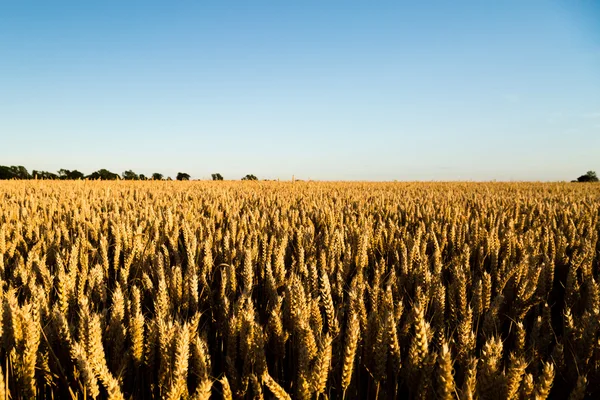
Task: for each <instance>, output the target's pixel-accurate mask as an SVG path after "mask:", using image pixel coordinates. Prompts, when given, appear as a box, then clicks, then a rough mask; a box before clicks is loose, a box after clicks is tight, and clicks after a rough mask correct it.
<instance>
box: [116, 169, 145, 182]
mask: <svg viewBox="0 0 600 400" xmlns="http://www.w3.org/2000/svg"><path fill="white" fill-rule="evenodd" d="M121 176H122V177H123V179H125V180H126V181H137V180H138V179H140V177H139V176H138V174H136V173H135V172H133V171H132V170H128V171H125V172H123V174H122V175H121Z"/></svg>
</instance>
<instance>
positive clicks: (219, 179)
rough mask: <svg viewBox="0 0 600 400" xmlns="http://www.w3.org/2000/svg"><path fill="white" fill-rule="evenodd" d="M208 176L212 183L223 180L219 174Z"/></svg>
mask: <svg viewBox="0 0 600 400" xmlns="http://www.w3.org/2000/svg"><path fill="white" fill-rule="evenodd" d="M210 176H212V180H213V181H222V180H223V176H221V174H219V173H216V174H211V175H210Z"/></svg>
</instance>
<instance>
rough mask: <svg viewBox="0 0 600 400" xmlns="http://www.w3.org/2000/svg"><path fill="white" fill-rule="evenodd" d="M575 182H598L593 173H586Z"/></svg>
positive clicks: (596, 176)
mask: <svg viewBox="0 0 600 400" xmlns="http://www.w3.org/2000/svg"><path fill="white" fill-rule="evenodd" d="M577 182H598V175H596V172H595V171H588V172H587V173H586V174H585V175H581V176H580V177H579V178H577Z"/></svg>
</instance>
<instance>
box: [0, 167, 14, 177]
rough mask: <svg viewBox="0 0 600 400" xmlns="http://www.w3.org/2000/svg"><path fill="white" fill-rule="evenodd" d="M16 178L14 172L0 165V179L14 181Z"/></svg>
mask: <svg viewBox="0 0 600 400" xmlns="http://www.w3.org/2000/svg"><path fill="white" fill-rule="evenodd" d="M14 178H16V176H15V173H14V171H13V170H12V169H11V168H10V167H7V166H5V165H0V179H14Z"/></svg>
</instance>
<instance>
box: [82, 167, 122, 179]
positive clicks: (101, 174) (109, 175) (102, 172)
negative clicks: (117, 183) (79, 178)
mask: <svg viewBox="0 0 600 400" xmlns="http://www.w3.org/2000/svg"><path fill="white" fill-rule="evenodd" d="M87 178H88V179H101V180H103V181H114V180H117V179H119V175H118V174H115V173H114V172H110V171H109V170H107V169H104V168H103V169H99V170H98V171H96V172H92V173H91V174H90V175H88V176H87Z"/></svg>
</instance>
